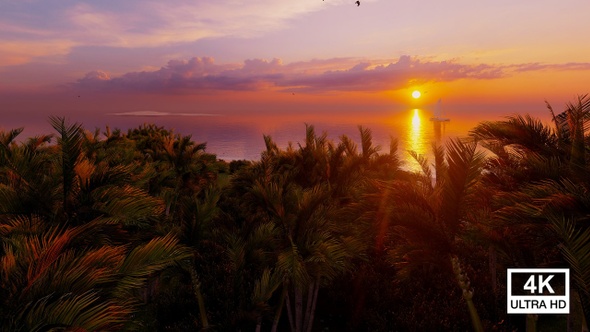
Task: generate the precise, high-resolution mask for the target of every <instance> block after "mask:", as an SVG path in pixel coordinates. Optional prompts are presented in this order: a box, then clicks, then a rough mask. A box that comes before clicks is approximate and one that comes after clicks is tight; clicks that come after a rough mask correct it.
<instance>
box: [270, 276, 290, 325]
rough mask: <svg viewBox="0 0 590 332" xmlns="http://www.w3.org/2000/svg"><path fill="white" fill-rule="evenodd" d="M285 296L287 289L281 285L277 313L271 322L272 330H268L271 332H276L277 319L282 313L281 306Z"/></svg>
mask: <svg viewBox="0 0 590 332" xmlns="http://www.w3.org/2000/svg"><path fill="white" fill-rule="evenodd" d="M286 295H287V287H285V285H283V291H282V292H281V298H280V299H279V305H278V307H277V311H276V313H275V319H274V320H273V322H272V329H271V330H270V331H271V332H277V328H278V326H279V319H281V313H282V312H283V306H284V304H285V297H286ZM289 320H290V319H289Z"/></svg>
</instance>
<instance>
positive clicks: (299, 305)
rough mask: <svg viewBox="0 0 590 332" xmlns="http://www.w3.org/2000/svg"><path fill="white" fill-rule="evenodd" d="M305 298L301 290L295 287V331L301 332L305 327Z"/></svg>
mask: <svg viewBox="0 0 590 332" xmlns="http://www.w3.org/2000/svg"><path fill="white" fill-rule="evenodd" d="M302 323H303V298H302V294H301V288H300V287H299V286H295V331H296V332H301V329H302V328H303V326H301V325H302Z"/></svg>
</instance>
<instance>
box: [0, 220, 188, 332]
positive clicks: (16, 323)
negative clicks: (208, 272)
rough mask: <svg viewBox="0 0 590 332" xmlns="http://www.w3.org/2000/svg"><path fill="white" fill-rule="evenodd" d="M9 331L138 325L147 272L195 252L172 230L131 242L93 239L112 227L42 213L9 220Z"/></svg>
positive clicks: (2, 273) (5, 315) (2, 268)
mask: <svg viewBox="0 0 590 332" xmlns="http://www.w3.org/2000/svg"><path fill="white" fill-rule="evenodd" d="M1 226H2V227H0V232H1V235H2V242H3V247H4V252H3V253H2V256H1V257H0V260H1V262H2V263H1V264H0V280H1V281H0V283H1V284H2V287H0V289H1V290H2V291H1V292H2V308H3V310H2V311H1V312H0V314H1V317H0V325H1V326H2V330H7V331H15V330H26V331H45V330H50V329H55V328H66V329H84V330H113V329H120V328H123V327H124V326H127V327H131V325H133V324H136V323H137V322H134V321H133V314H134V313H136V312H137V310H138V309H139V307H138V305H139V303H140V301H139V299H138V298H137V295H136V294H137V290H139V289H141V288H142V287H144V286H145V283H146V280H147V278H148V277H149V276H150V275H152V274H153V273H156V272H158V271H161V270H163V269H164V268H166V267H168V266H171V265H172V264H176V263H179V262H181V261H182V260H184V259H186V258H188V257H190V252H188V251H187V250H186V248H184V247H181V246H179V245H178V242H177V240H175V239H174V238H173V237H171V236H166V237H162V238H156V239H153V240H152V241H150V242H148V243H146V244H144V245H140V246H137V247H135V248H129V247H128V246H125V245H93V243H94V241H95V240H94V239H93V237H95V236H96V235H97V232H98V233H100V232H101V228H103V227H104V226H105V224H104V222H102V221H96V222H91V223H87V224H85V225H82V226H76V227H68V228H63V227H60V226H47V224H45V223H44V222H43V220H40V219H39V218H36V217H26V216H23V217H17V218H13V219H11V220H9V221H8V222H5V223H3V224H2V225H1Z"/></svg>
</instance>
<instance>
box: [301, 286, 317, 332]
mask: <svg viewBox="0 0 590 332" xmlns="http://www.w3.org/2000/svg"><path fill="white" fill-rule="evenodd" d="M314 284H315V282H311V283H309V287H308V288H307V305H306V306H305V315H304V316H303V327H302V331H306V330H307V326H308V325H309V317H310V316H311V303H312V301H313V290H314Z"/></svg>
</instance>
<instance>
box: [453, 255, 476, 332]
mask: <svg viewBox="0 0 590 332" xmlns="http://www.w3.org/2000/svg"><path fill="white" fill-rule="evenodd" d="M450 259H451V264H452V266H453V271H454V272H455V278H456V280H457V284H458V285H459V288H461V291H462V292H463V299H465V303H467V309H468V310H469V316H470V317H471V324H472V325H473V330H474V331H475V332H483V325H482V324H481V319H480V318H479V314H478V313H477V308H475V305H474V304H473V289H471V282H470V281H469V278H468V277H467V275H466V274H465V273H464V272H463V269H462V268H461V264H460V263H459V258H458V257H457V256H455V255H451V257H450Z"/></svg>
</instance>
